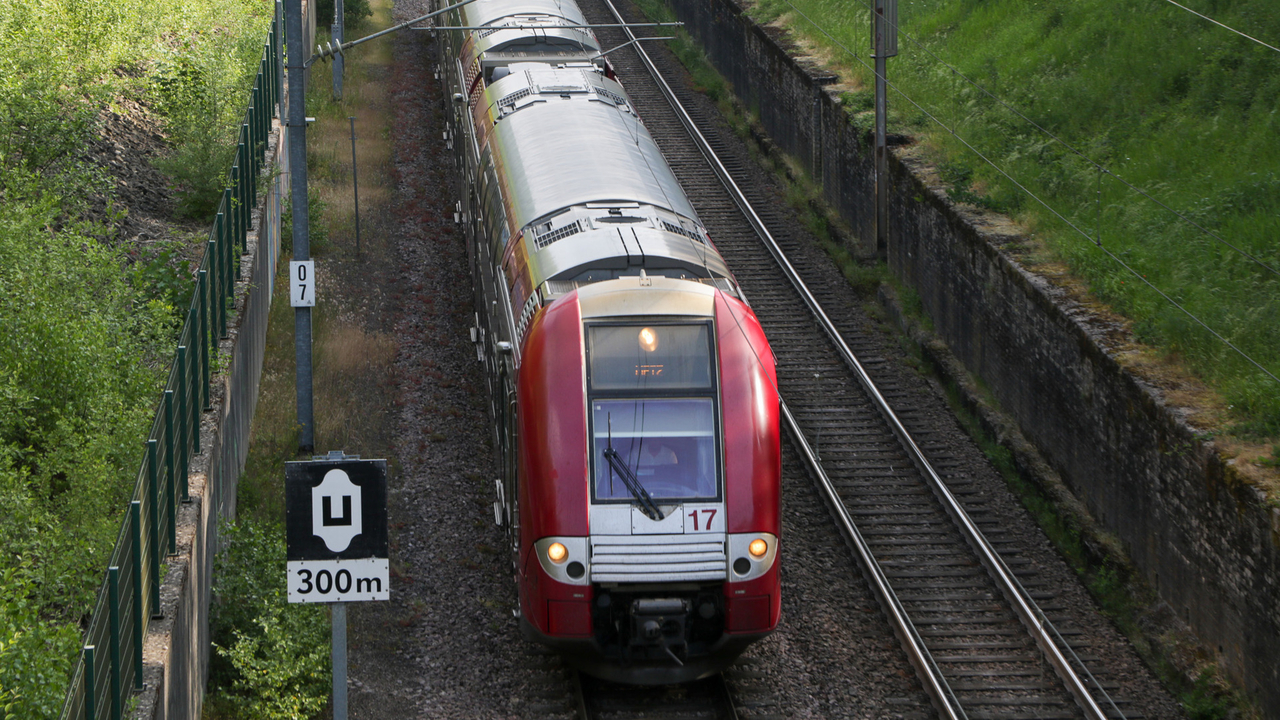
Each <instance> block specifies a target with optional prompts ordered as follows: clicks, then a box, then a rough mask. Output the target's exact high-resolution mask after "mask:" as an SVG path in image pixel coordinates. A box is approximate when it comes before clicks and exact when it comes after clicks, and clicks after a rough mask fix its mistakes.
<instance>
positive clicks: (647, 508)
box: [604, 444, 666, 520]
mask: <svg viewBox="0 0 1280 720" xmlns="http://www.w3.org/2000/svg"><path fill="white" fill-rule="evenodd" d="M604 458H605V460H608V461H609V467H611V468H613V470H614V472H616V473H618V475H619V476H620V477H621V478H622V484H624V485H626V486H627V489H628V490H630V491H631V495H632V497H634V498H635V499H636V502H638V503H640V510H641V512H643V513H644V514H645V515H648V516H649V519H650V520H662V519H663V518H665V517H666V515H665V514H663V512H662V510H661V509H660V508H659V507H658V505H657V503H655V502H654V501H653V498H652V497H651V496H650V495H649V491H648V490H645V489H644V486H643V485H641V484H640V479H639V478H637V477H636V474H635V473H633V472H631V468H629V467H627V464H626V463H625V462H623V460H622V456H621V455H619V454H618V451H617V450H614V449H613V447H612V444H611V445H610V447H607V448H605V451H604Z"/></svg>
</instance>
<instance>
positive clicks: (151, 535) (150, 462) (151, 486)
mask: <svg viewBox="0 0 1280 720" xmlns="http://www.w3.org/2000/svg"><path fill="white" fill-rule="evenodd" d="M157 450H158V447H157V443H156V440H155V438H151V439H150V440H147V504H148V505H150V507H149V508H148V509H147V515H148V517H147V520H148V521H150V522H149V524H150V525H151V528H150V532H148V533H147V538H148V539H149V540H150V541H151V542H149V543H147V544H148V545H150V546H151V547H150V548H149V549H150V550H151V563H150V565H151V568H150V569H151V617H162V616H163V613H161V612H160V477H159V472H157V468H156V465H157V464H159V462H160V458H159V457H158V456H157Z"/></svg>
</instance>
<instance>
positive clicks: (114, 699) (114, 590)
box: [107, 565, 123, 720]
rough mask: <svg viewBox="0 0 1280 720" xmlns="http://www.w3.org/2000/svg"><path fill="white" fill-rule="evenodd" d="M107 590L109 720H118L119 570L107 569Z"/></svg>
mask: <svg viewBox="0 0 1280 720" xmlns="http://www.w3.org/2000/svg"><path fill="white" fill-rule="evenodd" d="M107 589H108V591H109V593H110V595H109V597H108V598H107V599H108V600H109V607H110V611H111V720H120V713H121V711H122V710H123V703H122V699H121V697H120V568H119V567H116V566H115V565H112V566H111V567H109V568H107Z"/></svg>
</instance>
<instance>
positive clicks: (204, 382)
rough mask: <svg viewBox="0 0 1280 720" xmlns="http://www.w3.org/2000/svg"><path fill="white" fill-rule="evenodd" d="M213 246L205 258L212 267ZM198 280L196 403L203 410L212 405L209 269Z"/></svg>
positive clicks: (202, 271)
mask: <svg viewBox="0 0 1280 720" xmlns="http://www.w3.org/2000/svg"><path fill="white" fill-rule="evenodd" d="M212 253H213V248H212V247H210V248H209V250H208V251H207V252H206V255H205V259H206V260H208V263H207V265H208V266H209V267H213V254H212ZM199 276H200V280H199V282H198V284H197V285H196V287H197V290H196V292H198V293H200V380H199V383H200V388H201V390H200V402H199V403H198V404H199V405H200V406H201V407H202V408H204V409H205V410H211V409H212V408H213V406H212V405H211V404H210V402H209V343H211V342H212V341H213V336H212V334H211V333H210V332H209V294H210V290H209V287H210V285H209V271H208V270H201V271H200V272H199Z"/></svg>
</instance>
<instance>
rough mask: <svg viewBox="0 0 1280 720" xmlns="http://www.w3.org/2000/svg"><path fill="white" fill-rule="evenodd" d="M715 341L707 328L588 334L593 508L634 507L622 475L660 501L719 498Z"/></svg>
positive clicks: (625, 328)
mask: <svg viewBox="0 0 1280 720" xmlns="http://www.w3.org/2000/svg"><path fill="white" fill-rule="evenodd" d="M711 337H712V335H711V326H710V324H709V323H697V324H679V325H676V324H668V325H663V324H646V325H640V324H629V325H593V326H588V328H587V354H588V384H589V389H590V391H591V404H590V408H591V413H590V420H591V434H592V468H593V470H592V478H593V482H592V497H593V499H594V500H596V501H598V502H609V501H618V502H630V501H631V500H632V499H633V494H632V492H631V490H630V489H629V488H628V486H627V483H626V482H625V480H624V479H623V477H622V475H623V474H624V473H629V474H630V475H632V476H633V477H634V479H635V480H636V481H638V482H639V484H640V485H641V486H642V487H643V488H644V489H645V490H646V491H647V492H648V493H649V495H650V496H651V497H652V498H653V499H654V500H656V501H661V500H693V499H698V500H716V499H718V498H719V496H720V482H719V477H720V471H719V468H720V463H719V455H720V453H719V442H718V436H719V433H718V427H719V423H718V422H717V412H716V402H715V400H716V398H715V382H714V379H715V375H714V373H713V372H712V367H713V359H712V352H711ZM610 456H612V457H610Z"/></svg>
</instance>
